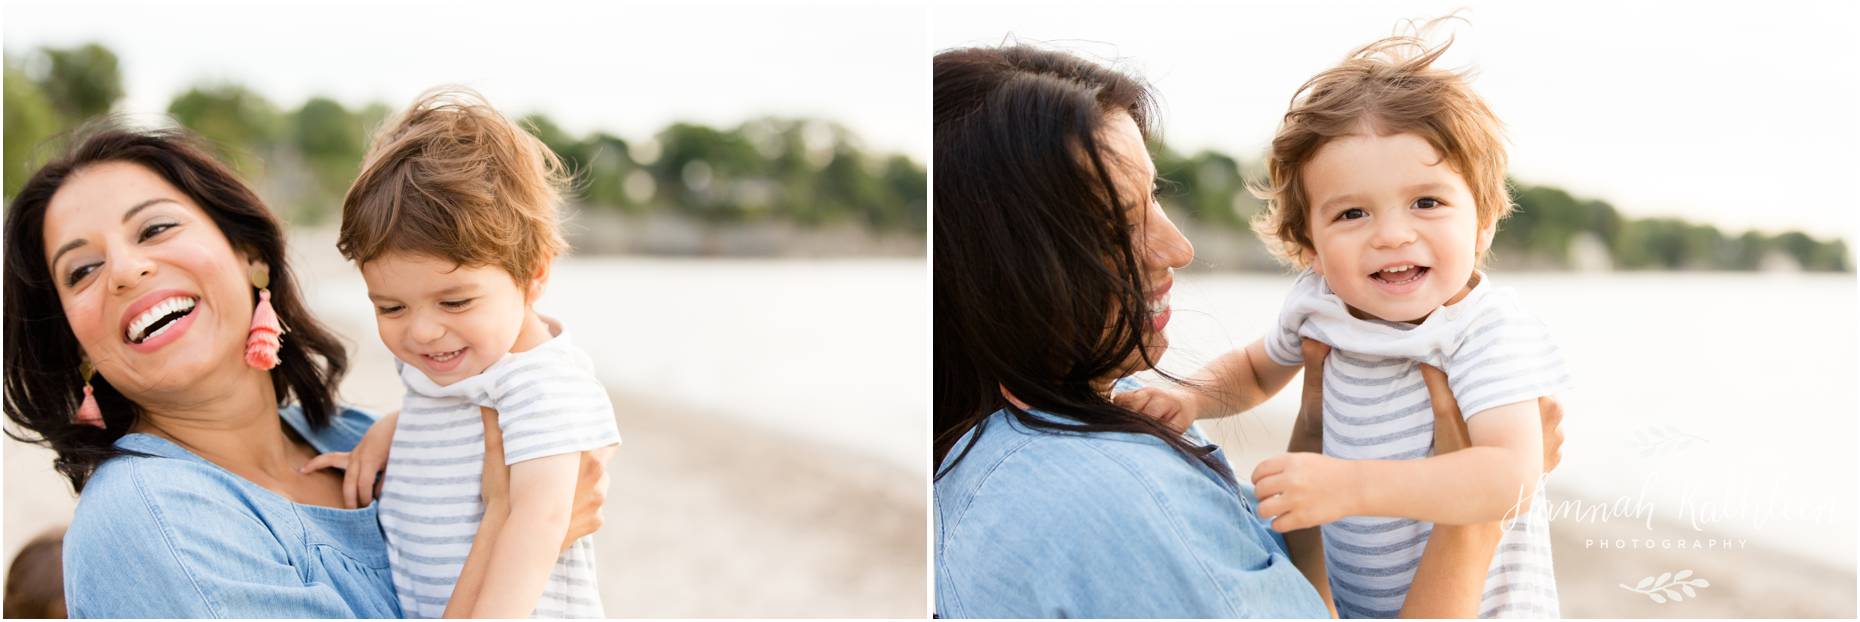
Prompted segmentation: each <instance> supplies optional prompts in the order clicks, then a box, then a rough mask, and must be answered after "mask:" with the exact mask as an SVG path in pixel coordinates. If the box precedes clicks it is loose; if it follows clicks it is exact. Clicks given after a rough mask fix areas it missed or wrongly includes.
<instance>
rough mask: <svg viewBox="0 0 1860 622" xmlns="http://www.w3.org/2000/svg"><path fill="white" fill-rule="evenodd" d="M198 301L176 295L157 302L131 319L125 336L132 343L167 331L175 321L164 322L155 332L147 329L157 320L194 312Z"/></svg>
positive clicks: (178, 317)
mask: <svg viewBox="0 0 1860 622" xmlns="http://www.w3.org/2000/svg"><path fill="white" fill-rule="evenodd" d="M197 302H198V301H197V300H195V299H193V298H188V297H185V296H176V297H174V298H169V299H167V300H163V301H161V302H158V303H155V306H153V307H149V308H148V310H147V311H143V312H142V315H138V316H136V319H134V320H130V321H129V330H128V332H125V333H124V334H123V336H124V337H126V338H128V339H129V342H130V343H142V342H144V341H148V339H149V338H150V337H154V336H156V335H160V334H162V333H164V332H167V331H168V327H170V326H174V322H172V321H170V322H163V323H162V325H161V326H160V327H157V328H156V329H155V332H152V333H146V334H145V331H147V330H148V329H149V327H150V326H153V325H154V324H155V323H156V322H157V321H159V320H162V319H163V318H168V317H169V316H174V317H173V318H171V319H180V318H181V317H182V316H185V315H187V314H188V313H192V312H193V311H194V305H195V304H196V303H197Z"/></svg>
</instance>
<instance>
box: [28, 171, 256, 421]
mask: <svg viewBox="0 0 1860 622" xmlns="http://www.w3.org/2000/svg"><path fill="white" fill-rule="evenodd" d="M44 235H45V248H46V260H47V261H46V263H47V264H48V265H50V266H51V271H52V274H51V277H52V280H53V282H54V284H55V287H56V288H57V290H58V298H59V302H60V303H61V304H62V305H63V307H64V311H65V317H66V319H67V321H69V322H70V325H71V332H72V334H73V335H74V336H76V337H77V341H78V345H79V346H80V347H82V348H83V351H84V355H85V356H86V358H88V359H89V360H90V361H91V364H92V365H93V366H94V367H95V368H96V369H97V372H98V373H100V374H102V375H103V377H104V378H105V379H107V380H109V382H110V384H111V385H112V386H114V387H115V388H116V389H117V390H118V391H120V392H122V393H123V394H124V395H125V396H128V397H129V398H130V399H132V400H135V401H138V402H142V401H144V400H150V399H154V400H160V399H161V397H162V396H163V395H164V394H173V395H185V394H186V393H188V392H189V389H190V388H191V387H194V386H197V385H199V384H200V383H202V382H209V381H212V380H214V379H216V378H223V377H224V376H223V374H224V372H225V371H226V370H227V369H229V368H230V369H237V368H238V367H240V366H243V365H244V363H243V359H242V358H241V354H242V353H243V351H244V341H245V333H246V330H247V327H248V325H249V323H250V322H251V317H252V308H253V304H252V285H251V284H250V276H249V275H248V273H249V272H250V270H251V268H252V266H251V265H249V264H248V263H247V262H246V259H245V257H244V255H243V254H242V253H239V252H236V251H235V250H234V249H233V248H232V245H231V243H230V242H228V241H227V239H226V236H225V235H224V234H223V233H221V232H220V229H219V227H218V226H216V225H215V224H214V222H213V221H212V220H211V219H210V218H209V217H208V216H207V213H206V211H205V210H203V209H201V207H200V206H199V205H197V204H196V203H195V202H194V201H193V199H191V198H189V197H188V195H187V194H186V193H184V192H181V191H180V190H179V189H177V188H175V187H174V186H173V185H171V184H169V183H168V182H167V181H166V180H164V179H162V178H161V176H159V175H157V174H155V172H154V171H151V170H149V169H148V168H145V167H143V166H141V165H138V164H131V163H126V162H105V163H101V164H96V165H92V166H88V167H85V168H83V169H81V170H79V171H78V172H76V173H74V174H72V175H71V177H70V178H69V179H68V180H66V182H65V183H64V185H63V186H61V187H60V188H59V189H58V192H57V193H56V194H54V195H52V199H51V202H50V204H49V205H48V206H47V208H46V213H45V229H44Z"/></svg>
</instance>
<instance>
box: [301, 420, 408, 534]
mask: <svg viewBox="0 0 1860 622" xmlns="http://www.w3.org/2000/svg"><path fill="white" fill-rule="evenodd" d="M399 419H400V411H395V412H392V413H389V414H388V415H387V416H384V417H382V418H380V419H376V420H375V422H374V424H372V425H369V426H368V433H366V434H363V435H362V440H361V442H359V443H356V444H355V449H354V450H351V451H332V452H329V453H326V454H322V455H319V456H317V457H315V458H311V459H310V461H309V462H307V463H305V464H304V466H303V468H301V469H298V470H297V472H298V473H309V472H311V471H315V470H317V469H326V468H329V467H336V468H338V469H342V507H345V508H348V509H351V510H353V509H355V508H361V507H368V504H370V503H374V502H375V497H377V496H380V494H381V481H380V475H381V469H382V468H383V467H386V466H387V461H388V449H390V448H392V447H393V446H394V423H395V422H396V421H398V420H399Z"/></svg>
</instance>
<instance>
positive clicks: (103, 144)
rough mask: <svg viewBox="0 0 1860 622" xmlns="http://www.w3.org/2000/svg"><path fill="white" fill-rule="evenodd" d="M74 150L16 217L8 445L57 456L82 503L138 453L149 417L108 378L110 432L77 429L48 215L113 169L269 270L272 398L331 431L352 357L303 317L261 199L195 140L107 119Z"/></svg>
mask: <svg viewBox="0 0 1860 622" xmlns="http://www.w3.org/2000/svg"><path fill="white" fill-rule="evenodd" d="M70 144H72V145H73V146H72V147H71V148H70V149H69V150H68V151H67V152H66V153H65V154H64V155H63V156H61V157H59V158H57V159H56V160H53V161H52V162H50V163H47V164H46V165H45V166H43V167H40V168H39V170H38V171H37V172H35V173H33V174H32V177H31V178H30V179H28V180H26V183H25V185H24V186H22V187H21V188H20V190H19V194H18V195H16V196H15V197H14V198H13V203H12V204H11V205H9V206H8V207H7V214H6V276H5V283H6V303H5V306H6V345H5V348H4V349H5V350H6V354H5V360H6V416H7V418H8V419H10V420H12V422H13V423H14V424H16V426H8V429H7V431H6V433H7V436H10V437H13V438H14V439H16V440H19V441H23V442H28V443H37V444H40V445H45V446H47V447H50V448H51V449H52V450H53V451H56V452H58V458H57V459H56V460H55V461H54V463H53V466H54V467H56V468H57V469H58V472H59V473H61V474H63V475H64V476H65V477H66V478H68V479H70V480H71V487H72V489H73V490H75V491H78V492H83V490H84V483H85V482H86V481H87V480H88V479H89V478H90V476H91V474H92V473H94V472H95V471H96V470H97V466H98V465H100V464H102V463H103V462H104V461H105V460H109V459H110V458H113V457H116V456H118V455H123V454H126V453H132V452H125V451H123V450H120V449H117V448H116V447H114V446H113V443H115V442H116V439H118V438H121V437H122V436H123V435H124V434H125V433H127V432H128V431H129V429H130V427H131V426H133V425H134V424H135V422H136V420H137V418H138V417H140V416H141V414H142V409H141V407H140V406H138V405H137V404H136V403H134V402H131V401H129V399H128V398H126V397H124V396H123V394H121V393H119V392H117V391H116V389H115V388H113V387H111V386H110V382H109V380H108V379H106V378H104V377H103V375H102V374H97V375H95V376H94V377H92V379H91V386H92V387H94V389H95V393H96V397H97V405H98V406H99V407H100V408H101V409H102V411H103V420H104V422H105V423H106V424H107V426H108V428H107V429H102V430H100V429H97V428H95V427H92V426H88V425H81V424H75V423H72V422H71V416H72V414H73V413H75V412H77V408H78V403H79V401H80V398H81V397H82V394H83V387H84V379H83V378H82V377H81V376H80V375H79V371H78V365H79V362H80V361H81V359H82V355H81V354H80V352H79V348H78V342H77V338H76V337H75V336H74V335H72V333H71V326H70V324H69V322H68V321H67V320H66V319H65V314H64V307H63V306H62V305H61V304H60V303H59V299H58V291H57V289H56V288H55V287H54V285H53V283H54V280H55V279H54V278H53V277H52V273H51V267H50V266H48V265H46V262H45V237H44V227H45V211H46V208H47V206H48V205H49V204H50V203H51V200H52V195H54V194H56V193H57V192H58V189H59V187H61V186H63V185H64V183H65V181H67V180H69V179H70V178H71V176H72V175H73V174H76V173H77V172H79V171H82V170H83V169H85V168H86V167H89V166H93V165H96V164H100V163H105V162H128V163H133V164H137V165H141V166H143V167H146V168H147V169H149V170H151V171H154V172H155V174H157V175H160V176H161V178H162V179H164V180H167V182H168V183H169V184H172V185H173V186H174V187H175V188H178V189H180V190H181V192H184V193H186V194H187V196H188V197H190V198H192V199H193V200H194V203H196V204H198V205H199V206H200V207H201V209H203V210H205V211H206V213H207V216H209V217H210V218H212V220H213V223H214V224H215V225H217V226H218V227H219V230H220V233H222V234H224V235H225V236H226V239H227V240H229V241H230V242H231V243H232V245H233V247H234V248H237V249H240V250H242V251H244V252H245V253H246V254H247V255H249V256H252V257H254V258H257V259H262V260H264V261H265V262H266V263H267V264H269V265H270V266H271V284H270V287H271V305H272V307H273V308H274V309H276V310H277V312H278V319H279V321H281V322H282V323H283V325H284V326H285V329H286V330H287V331H289V335H288V336H287V337H286V338H285V339H284V347H283V349H281V350H279V351H278V356H279V358H280V359H282V360H281V362H279V363H278V366H277V368H275V369H273V370H272V373H271V385H272V388H273V389H274V390H275V391H276V392H277V395H278V403H279V405H283V404H285V403H288V401H289V399H290V398H292V397H295V398H296V400H297V402H298V403H299V404H301V405H302V406H303V410H304V415H305V418H307V419H308V420H309V421H310V425H311V426H312V427H316V428H321V427H323V426H326V425H328V423H329V420H330V417H331V415H332V413H334V412H335V408H336V398H335V388H336V386H337V385H338V384H339V383H340V382H341V380H342V375H343V372H345V371H346V370H347V369H348V361H349V358H348V354H347V352H345V351H344V350H343V346H342V344H341V342H339V341H337V339H336V336H335V335H334V334H332V333H330V332H329V330H328V329H326V328H324V327H323V325H322V324H319V323H317V321H316V319H315V318H313V317H311V315H310V311H309V310H308V309H306V308H305V307H304V301H303V294H302V293H301V292H300V291H299V290H298V288H297V279H296V278H295V277H293V276H292V274H291V269H290V264H289V263H288V261H287V260H286V258H285V254H284V231H283V229H282V228H281V227H280V226H279V224H278V220H277V218H275V217H274V216H272V214H271V211H270V210H269V209H267V208H266V207H265V204H264V202H263V201H261V200H259V198H258V195H257V194H255V193H253V192H252V190H251V188H248V187H246V185H245V184H244V183H242V182H241V181H239V178H238V176H237V175H236V174H235V173H233V171H232V169H230V168H227V167H226V165H224V164H221V163H220V161H219V160H217V159H215V158H214V157H213V156H212V155H209V153H210V152H209V150H208V149H207V148H206V146H205V145H204V143H203V142H202V141H201V140H200V139H197V138H195V137H194V136H193V135H192V134H191V133H189V132H187V131H186V130H182V129H157V130H140V129H127V128H126V127H124V126H122V125H121V124H120V123H118V122H116V121H114V120H107V119H106V120H103V121H100V122H96V123H93V124H89V125H87V126H85V127H84V128H81V129H79V130H78V131H77V132H76V134H75V135H74V137H73V138H72V139H71V143H70ZM257 299H258V292H257V291H256V290H254V291H253V300H254V301H255V302H256V301H257Z"/></svg>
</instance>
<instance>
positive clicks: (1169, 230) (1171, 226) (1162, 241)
mask: <svg viewBox="0 0 1860 622" xmlns="http://www.w3.org/2000/svg"><path fill="white" fill-rule="evenodd" d="M1150 214H1151V217H1150V218H1149V223H1148V226H1145V227H1144V228H1143V237H1144V238H1145V239H1144V247H1145V248H1146V249H1148V252H1147V253H1146V254H1147V255H1148V258H1149V260H1150V262H1151V263H1152V265H1153V266H1154V267H1158V268H1185V267H1188V264H1189V262H1191V261H1194V260H1195V245H1194V244H1191V243H1189V241H1188V238H1187V237H1186V236H1183V235H1182V230H1181V229H1177V228H1176V227H1175V222H1174V221H1171V220H1169V214H1168V213H1167V212H1164V211H1163V209H1162V205H1160V204H1157V203H1154V202H1152V203H1150Z"/></svg>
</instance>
